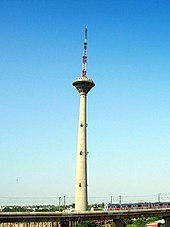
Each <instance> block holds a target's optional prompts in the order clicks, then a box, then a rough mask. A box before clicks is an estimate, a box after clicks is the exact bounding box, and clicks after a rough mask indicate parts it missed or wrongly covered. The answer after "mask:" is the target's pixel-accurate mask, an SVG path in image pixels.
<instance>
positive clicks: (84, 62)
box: [82, 27, 87, 77]
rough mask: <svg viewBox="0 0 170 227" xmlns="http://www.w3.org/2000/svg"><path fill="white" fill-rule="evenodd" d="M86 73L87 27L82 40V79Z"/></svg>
mask: <svg viewBox="0 0 170 227" xmlns="http://www.w3.org/2000/svg"><path fill="white" fill-rule="evenodd" d="M86 73H87V27H86V28H85V39H84V54H83V65H82V77H86V76H87V75H86Z"/></svg>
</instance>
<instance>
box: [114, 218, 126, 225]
mask: <svg viewBox="0 0 170 227" xmlns="http://www.w3.org/2000/svg"><path fill="white" fill-rule="evenodd" d="M113 226H114V227H124V221H123V219H114V220H113Z"/></svg>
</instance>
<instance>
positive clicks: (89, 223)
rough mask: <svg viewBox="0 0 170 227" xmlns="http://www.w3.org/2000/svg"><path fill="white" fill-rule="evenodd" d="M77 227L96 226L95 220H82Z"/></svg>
mask: <svg viewBox="0 0 170 227" xmlns="http://www.w3.org/2000/svg"><path fill="white" fill-rule="evenodd" d="M78 227H97V224H96V223H95V221H82V222H80V223H79V224H78Z"/></svg>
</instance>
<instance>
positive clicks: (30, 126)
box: [0, 0, 170, 205]
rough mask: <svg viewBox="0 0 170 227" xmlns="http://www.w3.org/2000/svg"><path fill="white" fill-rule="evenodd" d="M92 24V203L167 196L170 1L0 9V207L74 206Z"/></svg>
mask: <svg viewBox="0 0 170 227" xmlns="http://www.w3.org/2000/svg"><path fill="white" fill-rule="evenodd" d="M86 25H87V26H88V77H89V78H92V79H93V80H94V82H95V83H96V86H95V88H94V89H93V90H92V91H91V92H90V93H89V94H88V151H89V155H88V182H89V183H88V185H89V187H88V190H89V196H90V199H89V200H90V202H92V201H93V199H94V197H98V198H100V199H101V200H104V202H108V198H110V196H118V195H123V196H135V195H136V196H137V195H157V194H158V193H161V194H163V193H167V194H168V193H169V192H170V180H169V179H170V178H169V177H170V165H169V163H170V101H169V97H170V60H169V59H170V1H169V0H149V1H148V0H142V1H141V0H93V1H90V0H84V1H82V0H79V1H78V0H72V1H71V0H62V1H57V0H49V1H47V0H37V1H34V0H1V1H0V197H1V198H0V205H1V204H4V203H9V204H10V202H11V203H12V202H13V199H10V198H7V199H5V198H3V197H19V198H18V199H16V201H15V202H18V201H21V200H23V199H21V197H31V199H32V201H35V197H42V198H44V199H47V198H53V199H51V200H52V201H53V203H57V202H58V197H59V196H61V197H62V196H64V195H65V196H66V198H67V199H68V200H69V199H70V201H72V202H74V198H73V197H74V195H75V172H76V153H77V131H78V130H77V129H78V111H79V94H78V92H77V91H76V89H75V88H74V87H73V86H72V82H73V81H74V80H75V79H76V78H77V77H79V76H80V75H81V66H82V53H83V41H84V40H83V39H84V28H85V26H86ZM31 199H28V200H29V201H30V200H31ZM169 199H170V198H169ZM46 201H47V200H46ZM25 202H26V201H25ZM39 203H42V201H41V202H40V201H39Z"/></svg>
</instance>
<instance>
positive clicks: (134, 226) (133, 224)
mask: <svg viewBox="0 0 170 227" xmlns="http://www.w3.org/2000/svg"><path fill="white" fill-rule="evenodd" d="M160 219H162V218H161V217H149V218H137V219H128V220H127V221H125V226H126V227H145V226H146V224H149V223H151V222H154V221H157V220H160Z"/></svg>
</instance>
